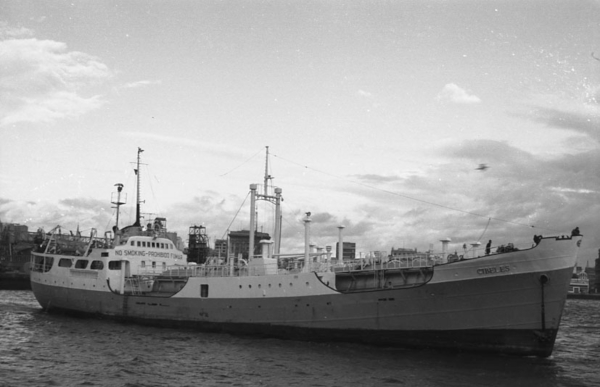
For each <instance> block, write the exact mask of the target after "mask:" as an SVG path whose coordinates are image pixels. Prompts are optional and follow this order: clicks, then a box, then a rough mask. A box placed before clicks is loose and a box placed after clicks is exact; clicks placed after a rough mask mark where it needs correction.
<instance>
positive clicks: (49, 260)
mask: <svg viewBox="0 0 600 387" xmlns="http://www.w3.org/2000/svg"><path fill="white" fill-rule="evenodd" d="M53 263H54V257H46V259H45V260H44V273H46V272H48V271H50V269H52V264H53Z"/></svg>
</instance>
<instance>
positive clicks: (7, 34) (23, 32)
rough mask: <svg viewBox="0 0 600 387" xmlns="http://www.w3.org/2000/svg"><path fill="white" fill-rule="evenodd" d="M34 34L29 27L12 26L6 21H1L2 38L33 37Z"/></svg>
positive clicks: (0, 32) (0, 31) (0, 35)
mask: <svg viewBox="0 0 600 387" xmlns="http://www.w3.org/2000/svg"><path fill="white" fill-rule="evenodd" d="M33 34H34V32H33V30H30V29H29V28H25V27H10V26H9V25H8V24H7V23H6V22H0V39H6V38H23V37H31V36H33Z"/></svg>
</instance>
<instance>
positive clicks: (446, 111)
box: [0, 0, 600, 266]
mask: <svg viewBox="0 0 600 387" xmlns="http://www.w3.org/2000/svg"><path fill="white" fill-rule="evenodd" d="M599 24H600V3H599V2H597V1H577V2H573V1H557V0H544V1H529V0H522V1H493V0H490V1H474V0H473V1H467V0H464V1H439V0H437V1H427V0H425V1H360V0H358V1H335V0H334V1H324V0H323V1H319V0H315V1H310V0H309V1H293V0H289V1H245V2H240V1H211V0H206V1H201V2H198V1H177V0H174V1H156V0H144V1H126V0H125V1H99V0H90V1H85V2H71V1H50V2H39V1H27V0H25V1H24V0H18V1H15V0H2V1H0V139H1V140H0V221H1V222H3V223H19V224H25V225H28V227H29V228H30V230H32V231H33V230H36V229H37V228H38V227H43V228H44V229H45V230H46V231H48V230H49V229H51V228H52V227H54V226H55V225H61V226H62V227H63V229H66V230H75V229H76V228H77V227H79V228H80V230H81V231H82V232H83V233H87V232H89V231H90V230H91V229H92V228H96V229H97V230H98V233H99V234H102V233H104V232H105V231H106V230H110V229H111V228H112V226H113V225H114V224H115V221H116V219H115V209H114V208H113V207H114V205H113V204H111V200H113V199H114V198H113V197H112V196H111V195H113V194H114V193H115V192H116V187H115V184H117V183H120V184H124V189H123V193H124V196H125V195H126V201H127V204H125V205H123V206H122V207H121V211H120V220H119V223H120V224H119V225H120V226H121V227H122V226H124V225H126V224H128V223H133V221H134V219H133V218H134V214H135V202H136V193H135V192H136V191H135V180H136V176H135V173H134V163H135V161H136V157H137V150H138V148H141V149H143V150H144V151H143V152H142V153H141V154H140V155H141V162H142V166H141V167H140V181H141V186H140V191H141V199H140V200H142V201H143V202H142V205H141V206H142V213H144V214H145V215H144V216H145V219H149V218H150V217H153V216H163V217H166V218H167V225H168V227H169V228H170V229H171V230H173V231H177V232H178V233H179V235H180V236H182V237H183V238H184V239H186V235H187V228H188V227H189V226H190V225H204V226H205V227H206V228H207V232H208V234H209V236H210V237H211V240H212V241H214V240H215V239H217V238H222V237H224V235H226V233H227V230H234V231H235V230H240V229H248V227H249V226H248V224H249V209H248V203H249V200H248V198H247V194H248V191H249V184H251V183H258V184H262V182H263V176H264V173H265V153H266V147H267V146H268V147H269V148H268V149H269V154H270V157H269V164H268V173H269V174H270V175H272V176H273V177H274V178H273V180H272V183H273V184H274V185H275V186H278V187H281V188H282V189H283V198H284V202H283V216H284V222H283V240H282V250H283V251H282V252H292V251H299V250H301V249H302V246H303V245H304V240H303V237H304V229H303V227H304V225H303V221H302V219H303V217H304V214H305V213H306V212H311V214H312V215H311V219H312V222H311V242H312V243H314V244H316V245H319V246H326V245H332V246H335V243H336V241H337V238H338V226H339V225H343V226H344V227H345V228H344V231H343V232H344V240H345V241H349V242H355V243H356V248H357V251H358V252H361V253H363V254H366V253H368V252H370V251H388V252H389V251H390V249H391V248H392V247H395V248H399V247H404V248H411V249H414V248H416V249H418V250H419V251H425V250H427V249H429V248H431V247H432V246H433V249H434V250H440V247H441V244H440V242H439V241H440V239H444V238H450V239H451V240H452V243H451V245H450V249H451V250H455V251H459V253H462V246H463V244H465V243H466V244H467V245H468V246H470V244H471V243H474V242H477V241H479V242H481V243H482V244H483V245H485V243H487V241H488V240H492V241H493V245H494V246H497V245H501V244H507V243H514V244H515V245H516V246H518V247H522V248H526V247H530V246H531V243H532V241H533V236H534V235H538V234H541V235H544V236H551V235H567V234H570V232H571V230H572V229H574V228H575V227H579V228H580V230H581V233H582V234H583V235H584V239H583V243H582V245H581V250H580V255H579V264H581V265H584V266H585V265H586V264H589V265H591V266H593V265H594V259H595V258H597V257H598V251H599V249H600V227H599V226H600V216H599V215H600V25H599ZM480 164H486V165H487V166H488V167H489V168H488V169H485V170H478V169H477V168H478V166H479V165H480ZM113 201H114V200H113ZM266 204H267V203H264V202H261V205H260V206H259V209H258V222H259V224H260V227H261V228H260V229H261V230H263V231H265V232H270V229H269V227H271V225H272V219H273V213H272V206H267V205H266ZM334 248H335V247H334Z"/></svg>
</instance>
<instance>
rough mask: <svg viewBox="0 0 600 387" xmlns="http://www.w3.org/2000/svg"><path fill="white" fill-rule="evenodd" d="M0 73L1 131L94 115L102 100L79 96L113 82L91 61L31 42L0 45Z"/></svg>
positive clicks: (56, 45)
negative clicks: (13, 125)
mask: <svg viewBox="0 0 600 387" xmlns="http://www.w3.org/2000/svg"><path fill="white" fill-rule="evenodd" d="M24 34H26V31H21V32H20V33H19V34H18V35H21V36H22V35H24ZM7 35H9V33H7V32H6V31H5V32H4V36H7ZM13 35H15V34H13ZM0 68H2V69H3V71H2V73H0V126H6V125H9V124H14V123H17V122H52V121H55V120H58V119H62V118H69V117H77V116H80V115H82V114H85V113H87V112H88V111H91V110H94V109H97V108H99V107H100V106H102V104H103V103H104V101H103V100H102V97H101V96H100V95H93V96H85V95H84V92H85V90H86V89H87V88H88V87H90V86H93V85H95V84H98V83H101V82H104V81H106V80H107V79H109V78H110V77H111V76H112V72H111V71H110V70H109V69H108V67H107V66H106V65H105V64H103V63H101V62H100V61H99V60H98V59H97V58H95V57H93V56H90V55H88V54H85V53H82V52H78V51H68V49H67V46H66V44H64V43H61V42H56V41H52V40H38V39H35V38H27V39H25V38H19V39H17V38H9V39H5V40H2V41H0Z"/></svg>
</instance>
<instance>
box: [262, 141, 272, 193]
mask: <svg viewBox="0 0 600 387" xmlns="http://www.w3.org/2000/svg"><path fill="white" fill-rule="evenodd" d="M265 148H267V157H266V160H265V180H264V183H265V185H264V195H265V196H267V195H268V192H269V191H268V188H267V186H268V185H269V180H271V175H269V147H268V146H266V147H265Z"/></svg>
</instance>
